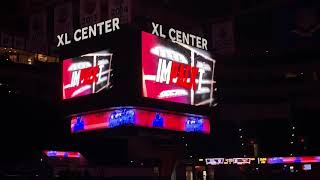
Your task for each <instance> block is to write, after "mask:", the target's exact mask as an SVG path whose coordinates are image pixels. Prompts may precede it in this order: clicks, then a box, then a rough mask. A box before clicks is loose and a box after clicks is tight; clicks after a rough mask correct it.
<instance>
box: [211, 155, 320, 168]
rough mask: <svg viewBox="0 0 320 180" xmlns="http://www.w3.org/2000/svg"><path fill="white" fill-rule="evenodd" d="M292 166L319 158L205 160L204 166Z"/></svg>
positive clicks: (319, 159) (317, 160) (316, 161)
mask: <svg viewBox="0 0 320 180" xmlns="http://www.w3.org/2000/svg"><path fill="white" fill-rule="evenodd" d="M253 162H254V163H255V164H294V163H320V156H301V157H271V158H206V165H214V166H215V165H224V164H225V165H227V164H237V165H245V164H253Z"/></svg>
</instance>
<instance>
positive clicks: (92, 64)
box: [63, 50, 112, 99]
mask: <svg viewBox="0 0 320 180" xmlns="http://www.w3.org/2000/svg"><path fill="white" fill-rule="evenodd" d="M111 62H112V53H110V52H108V51H106V50H104V51H99V52H95V53H90V54H86V55H82V56H80V57H76V58H71V59H66V60H64V61H63V99H69V98H73V97H77V96H83V95H88V94H93V93H98V92H100V91H102V90H106V89H109V88H111V81H110V78H111V76H112V69H111Z"/></svg>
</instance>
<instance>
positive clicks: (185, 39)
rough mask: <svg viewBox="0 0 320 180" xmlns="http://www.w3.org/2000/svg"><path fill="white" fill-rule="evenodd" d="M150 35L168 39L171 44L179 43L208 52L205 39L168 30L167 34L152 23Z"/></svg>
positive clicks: (171, 29) (158, 25) (172, 29)
mask: <svg viewBox="0 0 320 180" xmlns="http://www.w3.org/2000/svg"><path fill="white" fill-rule="evenodd" d="M152 28H153V30H152V34H154V35H156V36H159V37H162V38H167V37H169V38H170V40H171V41H173V42H179V43H183V44H187V45H190V46H193V47H196V48H200V49H204V50H208V41H207V39H205V38H202V37H199V36H196V35H193V34H189V33H185V32H183V31H180V30H177V29H174V28H170V29H169V31H168V32H167V33H164V31H163V27H162V25H161V24H157V23H154V22H152Z"/></svg>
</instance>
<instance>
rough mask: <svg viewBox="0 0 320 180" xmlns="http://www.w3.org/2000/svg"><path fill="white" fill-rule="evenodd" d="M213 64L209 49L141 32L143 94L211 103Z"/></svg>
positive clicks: (178, 100)
mask: <svg viewBox="0 0 320 180" xmlns="http://www.w3.org/2000/svg"><path fill="white" fill-rule="evenodd" d="M214 65H215V60H214V59H212V58H211V56H210V54H209V53H208V52H206V51H203V50H200V49H197V48H194V47H191V46H188V45H185V44H182V43H178V42H172V41H169V40H166V39H163V38H160V37H157V36H155V35H152V34H149V33H146V32H142V74H143V80H142V86H143V87H142V89H143V96H144V97H148V98H155V99H161V100H165V101H171V102H177V103H184V104H191V105H195V106H198V105H209V106H211V105H213V104H214V92H215V88H216V87H215V81H214Z"/></svg>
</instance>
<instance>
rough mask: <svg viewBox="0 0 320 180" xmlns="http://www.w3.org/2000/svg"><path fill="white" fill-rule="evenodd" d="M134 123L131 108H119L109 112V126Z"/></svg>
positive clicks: (133, 114)
mask: <svg viewBox="0 0 320 180" xmlns="http://www.w3.org/2000/svg"><path fill="white" fill-rule="evenodd" d="M134 124H135V113H134V110H132V109H126V108H123V109H119V110H115V111H113V112H112V113H111V116H110V119H109V127H110V128H113V127H117V126H122V125H134Z"/></svg>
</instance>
